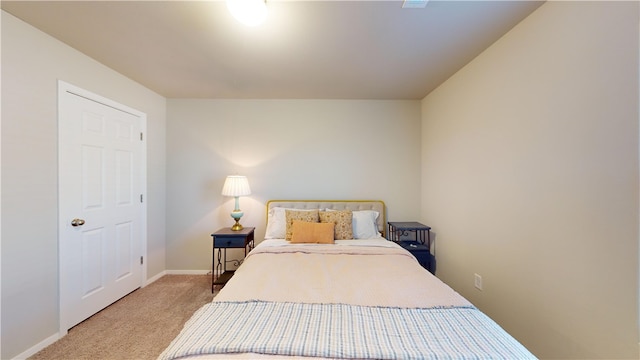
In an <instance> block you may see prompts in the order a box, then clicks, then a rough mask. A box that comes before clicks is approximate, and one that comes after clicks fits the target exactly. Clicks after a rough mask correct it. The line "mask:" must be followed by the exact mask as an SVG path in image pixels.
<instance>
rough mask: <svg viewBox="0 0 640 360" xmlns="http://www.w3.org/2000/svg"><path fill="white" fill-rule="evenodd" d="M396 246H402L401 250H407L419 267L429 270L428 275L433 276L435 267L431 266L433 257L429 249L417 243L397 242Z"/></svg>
mask: <svg viewBox="0 0 640 360" xmlns="http://www.w3.org/2000/svg"><path fill="white" fill-rule="evenodd" d="M398 245H400V246H402V248H403V249H405V250H407V251H408V252H410V253H411V255H413V256H415V258H416V259H417V260H418V262H419V263H420V265H422V267H423V268H425V269H427V270H429V272H430V273H432V274H435V267H434V266H433V255H431V252H430V251H429V248H428V247H427V246H426V245H424V244H420V243H419V242H417V241H405V240H403V241H398Z"/></svg>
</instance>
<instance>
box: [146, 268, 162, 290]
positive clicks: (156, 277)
mask: <svg viewBox="0 0 640 360" xmlns="http://www.w3.org/2000/svg"><path fill="white" fill-rule="evenodd" d="M165 275H167V271H166V270H165V271H161V272H160V273H158V274H157V275H156V276H154V277H152V278H151V279H147V281H146V282H145V283H144V284H143V285H142V287H145V286H147V285H150V284H151V283H153V282H155V281H157V280H158V279H160V278H161V277H163V276H165Z"/></svg>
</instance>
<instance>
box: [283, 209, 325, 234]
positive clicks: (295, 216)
mask: <svg viewBox="0 0 640 360" xmlns="http://www.w3.org/2000/svg"><path fill="white" fill-rule="evenodd" d="M284 216H285V220H286V234H285V239H286V240H291V235H292V233H293V229H292V225H293V222H294V221H295V220H300V221H306V222H312V223H317V222H319V220H320V218H319V217H318V210H289V209H285V211H284Z"/></svg>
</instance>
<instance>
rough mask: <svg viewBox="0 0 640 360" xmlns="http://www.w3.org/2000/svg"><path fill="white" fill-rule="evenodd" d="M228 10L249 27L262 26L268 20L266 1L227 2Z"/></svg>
mask: <svg viewBox="0 0 640 360" xmlns="http://www.w3.org/2000/svg"><path fill="white" fill-rule="evenodd" d="M227 9H229V12H230V13H231V15H233V17H235V18H236V19H237V20H238V21H240V22H241V23H243V24H245V25H247V26H257V25H260V24H261V23H262V22H263V21H264V20H265V19H266V18H267V4H266V3H265V0H227Z"/></svg>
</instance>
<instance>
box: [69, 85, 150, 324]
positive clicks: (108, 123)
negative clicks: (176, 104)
mask: <svg viewBox="0 0 640 360" xmlns="http://www.w3.org/2000/svg"><path fill="white" fill-rule="evenodd" d="M58 101H59V110H58V111H59V114H58V127H59V210H60V219H59V221H60V224H59V228H60V233H59V250H60V254H59V255H60V256H59V258H60V330H61V332H63V333H66V331H67V330H68V329H69V328H71V327H72V326H74V325H76V324H78V323H79V322H81V321H83V320H85V319H86V318H88V317H90V316H91V315H93V314H95V313H96V312H98V311H100V310H102V309H103V308H105V307H106V306H108V305H110V304H111V303H113V302H114V301H116V300H118V299H120V298H121V297H123V296H125V295H127V294H128V293H130V292H131V291H133V290H135V289H137V288H139V287H140V286H141V285H142V273H143V271H142V270H143V265H142V256H143V242H144V241H143V234H144V231H143V228H142V227H143V223H144V219H145V214H144V211H145V207H144V206H143V204H142V194H143V189H144V170H143V168H144V167H145V166H146V165H145V163H144V159H143V155H144V151H143V148H144V143H143V140H142V135H141V134H142V127H143V123H144V120H145V119H144V114H141V113H138V112H136V111H135V110H132V109H128V108H126V107H124V106H122V105H119V104H114V103H113V102H111V101H108V100H107V99H102V98H100V97H98V96H95V95H93V94H90V93H87V92H85V91H83V90H80V89H77V88H74V87H72V86H70V85H68V84H65V83H62V82H61V84H60V89H59V99H58Z"/></svg>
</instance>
